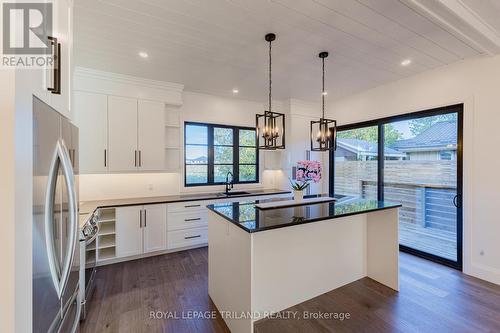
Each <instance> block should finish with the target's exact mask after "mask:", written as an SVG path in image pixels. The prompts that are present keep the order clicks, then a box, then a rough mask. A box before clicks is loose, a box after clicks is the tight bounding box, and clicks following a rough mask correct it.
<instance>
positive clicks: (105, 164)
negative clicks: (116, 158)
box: [104, 149, 108, 168]
mask: <svg viewBox="0 0 500 333" xmlns="http://www.w3.org/2000/svg"><path fill="white" fill-rule="evenodd" d="M107 155H108V152H107V149H104V167H105V168H106V167H107V166H108V161H107V160H108V156H107Z"/></svg>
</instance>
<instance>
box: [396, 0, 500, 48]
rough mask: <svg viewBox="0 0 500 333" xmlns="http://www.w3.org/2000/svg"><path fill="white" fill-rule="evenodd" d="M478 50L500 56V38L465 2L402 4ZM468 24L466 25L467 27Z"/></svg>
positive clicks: (409, 1)
mask: <svg viewBox="0 0 500 333" xmlns="http://www.w3.org/2000/svg"><path fill="white" fill-rule="evenodd" d="M400 1H401V2H403V3H405V4H406V5H407V6H409V7H410V8H412V9H414V10H415V11H417V12H419V13H420V14H422V15H424V16H425V17H427V18H428V19H430V20H431V21H433V22H434V23H436V24H437V25H439V26H441V27H442V28H443V29H445V30H446V31H448V32H449V33H451V34H453V35H455V36H456V37H457V38H459V39H460V40H462V41H464V42H465V43H467V44H469V45H470V46H471V47H474V48H475V49H476V50H478V51H480V52H482V53H485V54H488V55H495V54H498V53H500V35H499V32H498V31H496V30H495V29H494V28H493V27H491V26H490V25H489V24H487V23H486V22H484V20H482V19H481V17H480V15H478V14H477V13H476V12H475V11H473V10H472V9H471V8H469V7H468V6H467V5H466V4H464V3H463V1H461V0H441V1H435V0H400ZM464 23H465V24H464Z"/></svg>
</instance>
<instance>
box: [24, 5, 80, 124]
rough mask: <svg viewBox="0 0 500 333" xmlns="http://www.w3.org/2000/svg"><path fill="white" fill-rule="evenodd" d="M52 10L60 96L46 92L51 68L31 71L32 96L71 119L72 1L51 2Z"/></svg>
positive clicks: (51, 72) (50, 80) (51, 71)
mask: <svg viewBox="0 0 500 333" xmlns="http://www.w3.org/2000/svg"><path fill="white" fill-rule="evenodd" d="M51 4H52V6H53V8H52V14H53V15H52V19H53V23H52V35H51V37H55V38H57V42H58V43H59V44H60V45H61V54H60V60H61V67H60V68H59V69H60V73H61V80H60V84H61V86H60V91H61V93H60V94H53V93H52V92H51V91H49V90H48V88H49V87H52V86H53V83H52V81H53V80H52V77H53V70H52V68H48V67H44V68H43V69H41V70H37V71H33V73H32V74H31V80H30V81H31V82H30V84H31V87H32V91H33V94H34V95H35V96H37V97H38V98H40V99H41V100H42V101H44V102H45V103H46V104H48V105H50V106H51V107H53V108H54V109H56V110H57V111H59V112H60V113H61V114H63V115H64V116H66V117H67V118H69V119H72V118H73V117H72V114H71V112H70V110H71V108H70V100H71V98H70V96H71V81H72V74H73V65H72V54H73V51H72V49H73V1H71V0H58V1H52V2H51Z"/></svg>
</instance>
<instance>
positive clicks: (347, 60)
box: [74, 0, 500, 102]
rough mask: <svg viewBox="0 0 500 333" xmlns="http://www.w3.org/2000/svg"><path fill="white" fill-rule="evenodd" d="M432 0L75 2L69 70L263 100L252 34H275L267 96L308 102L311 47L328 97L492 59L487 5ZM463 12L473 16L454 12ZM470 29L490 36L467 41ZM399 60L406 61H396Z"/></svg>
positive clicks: (317, 78) (316, 82) (259, 41)
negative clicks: (108, 73)
mask: <svg viewBox="0 0 500 333" xmlns="http://www.w3.org/2000/svg"><path fill="white" fill-rule="evenodd" d="M442 2H443V1H437V0H432V1H431V0H184V1H181V0H75V13H74V16H75V24H74V29H75V39H74V40H75V42H74V57H75V64H76V65H77V66H83V67H89V68H94V69H100V70H106V71H111V72H116V73H122V74H129V75H134V76H139V77H144V78H150V79H155V80H162V81H169V82H175V83H182V84H184V85H185V89H186V90H189V91H196V92H204V93H210V94H215V95H222V96H231V95H232V92H231V91H232V89H233V88H238V89H239V94H238V97H239V98H245V99H250V100H255V101H262V102H264V101H266V98H267V52H268V49H267V48H268V44H267V43H266V42H265V41H264V35H265V34H266V33H268V32H275V33H276V34H277V40H276V42H274V43H273V92H274V97H276V98H277V99H286V98H298V99H304V100H309V101H319V99H320V90H321V85H320V84H321V67H320V64H321V63H320V60H319V58H318V57H317V55H318V53H319V52H320V51H329V52H330V57H329V58H328V59H327V88H328V93H329V96H328V97H329V98H336V97H340V96H344V95H347V94H350V93H354V92H357V91H360V90H363V89H367V88H370V87H374V86H377V85H380V84H383V83H386V82H389V81H394V80H398V79H401V78H404V77H407V76H410V75H413V74H416V73H419V72H422V71H426V70H429V69H432V68H436V67H439V66H443V65H446V64H450V63H453V62H456V61H459V60H461V59H465V58H471V57H477V56H481V55H486V54H494V53H497V51H498V47H500V46H499V45H497V44H495V43H494V42H492V40H495V34H496V36H497V37H498V36H500V33H499V31H500V23H499V20H498V17H500V6H499V4H498V0H454V1H449V2H451V3H455V5H456V3H458V4H459V6H458V7H457V6H455V7H454V8H453V6H452V8H449V7H447V6H444V5H442V4H441V3H442ZM434 7H435V8H434ZM463 8H466V9H465V11H466V13H472V14H473V16H472V17H465V18H463V17H461V15H463V16H467V15H465V14H463V13H462V14H460V12H461V11H462V9H463ZM474 17H476V18H478V19H480V23H477V22H476V21H474ZM477 24H478V25H481V24H483V25H484V26H481V27H479V28H478V27H477V26H475V25H477ZM481 33H483V34H486V35H488V33H490V34H491V33H492V34H493V35H490V36H487V37H488V38H486V37H485V39H484V40H480V41H476V40H475V38H476V39H481V38H483V37H484V36H483V35H482V34H481ZM477 36H480V37H481V38H479V37H477ZM140 51H145V52H147V53H148V55H149V57H148V58H147V59H142V58H140V57H139V56H138V53H139V52H140ZM404 59H411V60H412V63H411V65H410V66H407V67H403V66H401V65H400V63H401V61H402V60H404Z"/></svg>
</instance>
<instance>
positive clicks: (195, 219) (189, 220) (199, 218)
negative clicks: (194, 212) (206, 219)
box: [184, 217, 201, 222]
mask: <svg viewBox="0 0 500 333" xmlns="http://www.w3.org/2000/svg"><path fill="white" fill-rule="evenodd" d="M199 220H201V217H197V218H193V219H184V221H185V222H191V221H199Z"/></svg>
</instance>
